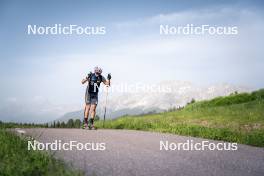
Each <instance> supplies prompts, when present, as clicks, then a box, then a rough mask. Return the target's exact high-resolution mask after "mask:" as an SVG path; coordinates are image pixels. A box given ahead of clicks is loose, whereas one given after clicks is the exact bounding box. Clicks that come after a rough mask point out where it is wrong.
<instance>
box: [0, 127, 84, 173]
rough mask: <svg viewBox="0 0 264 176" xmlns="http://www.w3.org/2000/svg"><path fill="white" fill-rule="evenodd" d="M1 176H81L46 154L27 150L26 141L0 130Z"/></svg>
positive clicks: (2, 129)
mask: <svg viewBox="0 0 264 176" xmlns="http://www.w3.org/2000/svg"><path fill="white" fill-rule="evenodd" d="M0 175H1V176H14V175H16V176H61V175H64V176H77V175H82V173H81V172H80V171H75V170H73V169H71V168H69V167H66V165H65V164H64V163H63V162H62V161H60V160H57V159H54V158H53V157H52V156H50V155H49V154H48V153H45V152H40V151H33V150H30V151H29V150H27V141H25V140H23V139H21V138H20V137H18V136H16V135H15V134H13V133H11V132H10V131H7V130H6V129H4V128H0Z"/></svg>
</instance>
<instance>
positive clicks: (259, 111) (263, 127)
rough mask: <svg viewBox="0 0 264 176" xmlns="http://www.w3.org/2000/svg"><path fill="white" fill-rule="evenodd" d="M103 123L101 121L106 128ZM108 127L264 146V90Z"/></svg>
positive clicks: (128, 118)
mask: <svg viewBox="0 0 264 176" xmlns="http://www.w3.org/2000/svg"><path fill="white" fill-rule="evenodd" d="M102 125H103V122H102V121H99V122H97V126H98V127H99V128H102V127H103V126H102ZM105 128H114V129H133V130H145V131H156V132H164V133H173V134H179V135H186V136H194V137H202V138H208V139H215V140H224V141H229V142H238V143H242V144H248V145H253V146H259V147H264V89H262V90H259V91H255V92H252V93H243V94H233V95H230V96H227V97H217V98H215V99H212V100H209V101H200V102H196V103H192V104H189V105H187V106H186V107H185V108H183V109H181V110H178V111H173V112H164V113H159V114H152V115H143V116H125V117H121V118H118V119H115V120H107V121H106V123H105Z"/></svg>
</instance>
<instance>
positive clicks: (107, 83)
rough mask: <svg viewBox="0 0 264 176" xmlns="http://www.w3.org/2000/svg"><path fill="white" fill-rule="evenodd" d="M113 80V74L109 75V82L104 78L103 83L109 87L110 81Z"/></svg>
mask: <svg viewBox="0 0 264 176" xmlns="http://www.w3.org/2000/svg"><path fill="white" fill-rule="evenodd" d="M111 78H112V76H111V74H110V73H109V74H108V75H107V80H106V79H105V78H103V83H104V84H105V85H107V86H110V80H111Z"/></svg>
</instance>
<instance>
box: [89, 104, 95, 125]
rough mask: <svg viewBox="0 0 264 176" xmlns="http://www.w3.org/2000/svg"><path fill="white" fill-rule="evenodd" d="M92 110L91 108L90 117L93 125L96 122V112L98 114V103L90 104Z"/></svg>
mask: <svg viewBox="0 0 264 176" xmlns="http://www.w3.org/2000/svg"><path fill="white" fill-rule="evenodd" d="M90 110H91V118H90V121H91V125H93V124H94V117H95V114H96V104H92V105H91V106H90Z"/></svg>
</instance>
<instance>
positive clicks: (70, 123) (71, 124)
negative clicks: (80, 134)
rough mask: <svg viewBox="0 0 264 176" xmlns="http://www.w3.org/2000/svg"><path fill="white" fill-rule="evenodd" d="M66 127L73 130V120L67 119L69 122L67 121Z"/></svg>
mask: <svg viewBox="0 0 264 176" xmlns="http://www.w3.org/2000/svg"><path fill="white" fill-rule="evenodd" d="M67 127H68V128H73V127H74V122H73V119H69V120H68V122H67Z"/></svg>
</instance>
